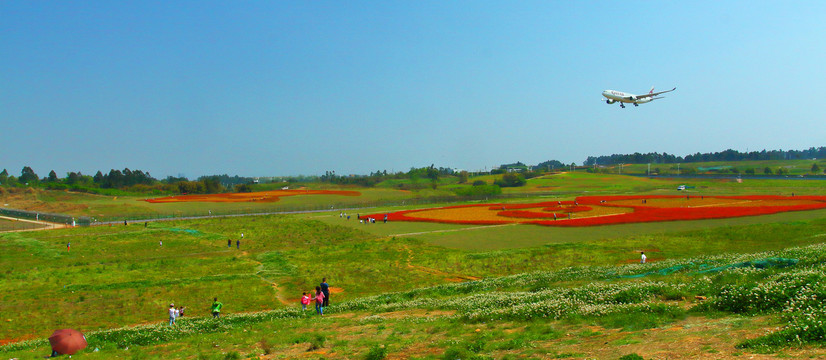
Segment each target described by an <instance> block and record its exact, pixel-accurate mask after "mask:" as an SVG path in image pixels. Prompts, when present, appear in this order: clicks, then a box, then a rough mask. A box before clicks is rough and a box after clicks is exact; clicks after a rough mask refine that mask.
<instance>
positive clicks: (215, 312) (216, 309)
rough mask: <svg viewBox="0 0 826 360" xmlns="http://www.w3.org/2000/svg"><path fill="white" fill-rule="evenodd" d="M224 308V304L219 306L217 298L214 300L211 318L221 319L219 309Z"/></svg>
mask: <svg viewBox="0 0 826 360" xmlns="http://www.w3.org/2000/svg"><path fill="white" fill-rule="evenodd" d="M222 307H224V304H221V303H220V302H219V301H218V298H217V297H216V298H215V301H213V302H212V317H213V318H220V317H221V308H222Z"/></svg>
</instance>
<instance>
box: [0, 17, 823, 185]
mask: <svg viewBox="0 0 826 360" xmlns="http://www.w3.org/2000/svg"><path fill="white" fill-rule="evenodd" d="M824 24H826V2H822V1H813V2H804V1H793V2H754V1H742V2H740V1H709V2H704V1H695V2H670V1H665V2H653V1H642V2H636V1H632V2H627V1H625V2H621V3H618V2H602V1H593V2H584V1H536V2H534V1H521V2H513V1H497V2H489V1H406V2H402V1H389V2H373V1H370V2H340V1H306V2H300V1H299V2H288V1H243V2H238V1H227V2H215V1H206V2H204V1H192V2H183V1H175V2H166V1H134V2H132V1H100V2H95V1H84V2H66V1H55V2H47V1H37V2H34V1H5V2H0V122H2V131H1V132H0V168H6V169H8V170H9V172H10V173H11V174H14V175H19V173H20V170H21V169H22V167H23V166H27V165H28V166H31V167H32V168H34V170H35V171H36V172H37V173H38V174H39V175H40V176H45V175H46V174H48V172H49V171H50V170H55V171H56V172H57V173H58V174H59V175H60V176H65V173H66V172H68V171H82V172H83V173H85V174H90V175H93V174H94V172H95V171H97V170H103V171H104V172H106V171H108V170H109V169H112V168H115V169H123V168H125V167H128V168H130V169H133V170H134V169H141V170H144V171H149V172H150V173H151V174H152V175H153V176H155V177H157V178H162V177H165V176H167V175H178V174H184V175H186V176H188V177H190V178H194V177H197V176H200V175H210V174H223V173H227V174H230V175H234V174H238V175H242V176H277V175H298V174H305V175H313V174H323V173H324V171H327V170H334V171H336V173H338V174H349V173H355V174H364V173H368V172H370V171H376V170H385V169H386V170H388V171H391V170H395V171H406V170H407V169H409V168H410V167H413V166H415V167H422V166H429V165H430V164H435V165H436V166H437V167H438V166H443V167H455V168H461V169H467V170H477V169H484V168H487V169H490V167H491V166H494V165H498V164H502V163H510V162H515V161H522V162H525V163H528V164H536V163H539V162H542V161H545V160H550V159H557V160H560V161H563V162H566V163H570V162H576V163H582V162H583V161H584V160H585V158H586V157H587V156H589V155H594V156H598V155H610V154H613V153H633V152H652V151H656V152H668V153H673V154H677V155H686V154H690V153H695V152H713V151H720V150H724V149H727V148H733V149H736V150H741V151H745V150H762V149H805V148H808V147H811V146H823V145H826V141H825V140H824V139H826V126H824V122H823V120H824V115H823V109H822V105H823V101H822V99H821V98H820V93H821V92H822V91H821V89H820V88H821V87H822V84H824V80H826V65H824V59H826V41H824V39H823V36H824V34H826V25H824ZM652 85H655V86H657V88H658V89H662V90H665V89H667V88H671V87H673V86H677V87H678V89H677V91H675V92H673V93H670V94H667V98H666V99H663V100H658V101H655V102H652V103H650V104H644V105H642V106H640V107H638V108H634V107H628V108H626V109H620V108H619V106H618V105H616V104H614V105H607V104H605V102H604V101H601V100H600V99H601V95H600V93H601V92H602V90H605V89H615V90H620V91H626V92H636V93H643V92H646V91H647V90H648V89H649V88H650V87H651V86H652Z"/></svg>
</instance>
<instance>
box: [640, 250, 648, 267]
mask: <svg viewBox="0 0 826 360" xmlns="http://www.w3.org/2000/svg"><path fill="white" fill-rule="evenodd" d="M645 259H647V258H646V257H645V251H640V264H645Z"/></svg>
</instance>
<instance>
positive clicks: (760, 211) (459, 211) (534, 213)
mask: <svg viewBox="0 0 826 360" xmlns="http://www.w3.org/2000/svg"><path fill="white" fill-rule="evenodd" d="M649 202H650V203H649ZM823 208H826V196H774V195H748V196H697V195H694V196H691V195H687V196H676V195H635V196H581V197H578V198H576V200H574V201H547V202H538V203H525V204H467V205H457V206H447V207H440V208H429V209H414V210H403V211H397V212H392V213H388V214H372V215H365V216H366V217H371V218H377V219H381V218H383V217H384V216H385V215H386V216H387V219H388V220H389V221H414V222H417V221H418V222H437V223H451V224H468V225H499V224H511V223H523V224H536V225H545V226H561V227H578V226H598V225H615V224H628V223H641V222H660V221H678V220H704V219H722V218H731V217H741V216H756V215H768V214H776V213H780V212H787V211H805V210H816V209H823Z"/></svg>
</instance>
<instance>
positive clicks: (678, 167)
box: [677, 163, 680, 175]
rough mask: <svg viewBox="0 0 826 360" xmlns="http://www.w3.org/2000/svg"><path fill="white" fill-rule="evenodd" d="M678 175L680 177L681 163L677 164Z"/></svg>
mask: <svg viewBox="0 0 826 360" xmlns="http://www.w3.org/2000/svg"><path fill="white" fill-rule="evenodd" d="M677 175H680V163H677Z"/></svg>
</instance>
